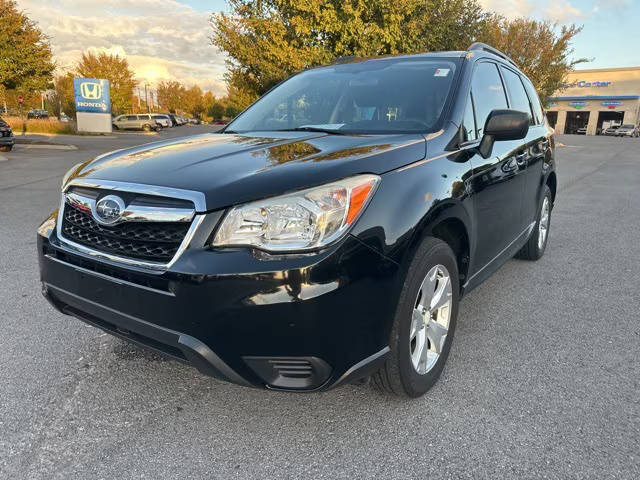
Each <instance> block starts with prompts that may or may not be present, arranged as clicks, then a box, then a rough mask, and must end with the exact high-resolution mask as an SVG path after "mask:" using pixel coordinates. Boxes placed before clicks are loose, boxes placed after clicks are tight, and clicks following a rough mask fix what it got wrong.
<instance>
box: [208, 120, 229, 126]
mask: <svg viewBox="0 0 640 480" xmlns="http://www.w3.org/2000/svg"><path fill="white" fill-rule="evenodd" d="M227 123H229V122H227V121H226V120H222V119H217V120H215V119H214V120H211V125H226V124H227Z"/></svg>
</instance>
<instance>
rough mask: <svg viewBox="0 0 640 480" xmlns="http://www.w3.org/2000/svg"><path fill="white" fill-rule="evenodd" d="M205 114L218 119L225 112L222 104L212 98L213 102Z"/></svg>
mask: <svg viewBox="0 0 640 480" xmlns="http://www.w3.org/2000/svg"><path fill="white" fill-rule="evenodd" d="M207 114H208V115H209V116H210V117H211V118H212V119H214V120H220V119H221V118H222V117H224V114H225V106H224V104H223V103H222V102H220V101H218V100H214V101H213V103H212V104H211V105H210V106H209V110H208V111H207Z"/></svg>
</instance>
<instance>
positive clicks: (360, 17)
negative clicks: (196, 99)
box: [210, 0, 489, 109]
mask: <svg viewBox="0 0 640 480" xmlns="http://www.w3.org/2000/svg"><path fill="white" fill-rule="evenodd" d="M229 6H230V12H229V13H219V14H213V15H212V16H211V18H210V23H211V26H212V28H213V34H212V35H211V42H212V44H213V45H215V46H216V47H218V48H219V49H220V50H222V51H224V52H225V53H226V54H227V55H228V57H229V61H228V72H227V74H226V80H227V84H228V86H229V88H230V89H231V87H233V88H235V91H234V92H230V95H229V98H230V102H231V104H233V105H234V107H235V108H237V109H242V108H244V107H246V106H247V104H248V103H250V102H251V101H252V100H254V99H255V98H256V97H257V96H259V95H261V94H263V93H264V92H266V91H267V90H268V89H269V88H271V87H272V86H273V85H275V84H276V83H277V82H279V81H281V80H282V79H284V78H286V77H287V76H289V75H291V74H292V73H294V72H296V71H299V70H302V69H304V68H308V67H313V66H317V65H321V64H326V63H328V62H330V61H331V60H333V59H334V58H336V57H340V56H349V55H356V56H360V57H370V56H377V55H385V54H399V53H413V52H421V51H427V50H450V49H465V48H466V47H467V46H468V45H469V44H470V43H471V42H472V41H473V40H474V37H473V34H474V32H477V31H480V30H481V29H482V27H483V26H484V22H486V20H487V19H488V18H489V15H488V14H487V13H486V12H484V11H483V10H482V8H481V7H480V6H479V4H478V3H477V2H476V0H318V1H314V2H310V1H308V0H262V1H259V2H255V1H254V0H230V2H229Z"/></svg>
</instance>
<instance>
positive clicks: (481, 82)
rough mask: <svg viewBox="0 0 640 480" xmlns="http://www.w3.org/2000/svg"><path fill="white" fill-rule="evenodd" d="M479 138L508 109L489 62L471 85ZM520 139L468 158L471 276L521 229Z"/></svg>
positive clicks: (522, 175) (522, 180) (494, 67)
mask: <svg viewBox="0 0 640 480" xmlns="http://www.w3.org/2000/svg"><path fill="white" fill-rule="evenodd" d="M471 95H472V99H473V105H474V111H475V120H476V129H477V139H481V138H482V135H483V130H484V125H485V122H486V119H487V117H488V115H489V113H490V112H491V111H492V110H496V109H506V108H508V103H507V97H506V93H505V89H504V86H503V83H502V79H501V77H500V74H499V73H498V67H497V65H496V64H495V63H493V62H485V61H483V62H479V63H477V64H476V66H475V69H474V73H473V77H472V84H471ZM522 144H523V142H522V141H521V140H513V141H501V142H495V143H494V146H493V152H492V154H491V156H490V157H489V158H483V157H482V156H481V155H479V154H476V155H475V156H473V157H472V158H471V164H472V166H473V175H472V178H471V188H472V195H473V197H472V198H473V209H474V213H475V224H476V225H475V226H476V232H477V240H476V247H475V255H474V265H472V266H471V268H472V272H474V273H477V272H479V271H480V270H482V269H484V268H485V267H486V266H487V265H488V264H489V263H491V261H492V260H495V259H498V258H499V257H500V256H501V254H502V253H503V252H505V250H508V247H509V246H510V245H511V244H512V243H513V242H514V241H515V240H516V239H517V238H518V236H520V235H521V234H522V232H523V229H524V226H523V224H524V222H523V219H522V215H521V213H522V212H521V211H522V199H523V195H524V188H525V174H526V167H527V161H526V158H525V157H524V156H525V155H526V152H524V151H523V148H522Z"/></svg>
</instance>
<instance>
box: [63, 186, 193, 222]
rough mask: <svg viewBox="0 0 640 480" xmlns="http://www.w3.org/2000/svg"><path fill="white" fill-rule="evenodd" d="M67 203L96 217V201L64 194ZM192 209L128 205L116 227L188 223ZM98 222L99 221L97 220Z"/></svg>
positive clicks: (191, 216) (76, 195)
mask: <svg viewBox="0 0 640 480" xmlns="http://www.w3.org/2000/svg"><path fill="white" fill-rule="evenodd" d="M64 196H65V200H66V202H67V203H69V204H71V205H73V206H76V207H79V208H80V209H81V210H86V211H90V212H91V214H92V215H93V217H94V218H97V215H96V201H95V199H93V198H89V197H85V196H83V195H80V194H77V193H74V192H70V193H65V194H64ZM195 213H196V212H195V210H194V209H193V208H170V207H148V206H145V205H135V204H130V205H128V206H127V207H126V208H125V209H124V211H123V212H122V213H121V218H120V220H119V221H117V222H115V223H113V225H117V224H118V223H122V222H190V221H191V220H193V216H194V215H195ZM97 221H98V222H99V220H97Z"/></svg>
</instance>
